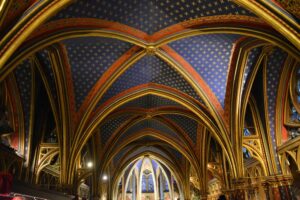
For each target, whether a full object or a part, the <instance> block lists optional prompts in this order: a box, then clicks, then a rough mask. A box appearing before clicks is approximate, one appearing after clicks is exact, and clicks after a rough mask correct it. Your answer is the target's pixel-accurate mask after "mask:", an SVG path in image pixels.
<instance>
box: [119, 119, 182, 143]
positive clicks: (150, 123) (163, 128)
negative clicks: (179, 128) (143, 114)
mask: <svg viewBox="0 0 300 200" xmlns="http://www.w3.org/2000/svg"><path fill="white" fill-rule="evenodd" d="M143 129H154V130H157V131H159V132H162V133H164V134H166V135H169V136H170V137H173V138H178V136H177V134H176V133H175V132H174V130H172V129H171V128H170V127H169V126H167V125H166V124H164V123H162V122H161V121H159V120H156V119H144V120H142V121H140V122H138V123H136V124H134V125H133V126H131V127H130V128H129V129H128V130H126V131H125V132H124V133H123V134H122V136H121V137H120V139H119V141H124V140H125V138H128V137H130V136H131V135H133V134H135V133H137V132H139V131H141V130H143Z"/></svg>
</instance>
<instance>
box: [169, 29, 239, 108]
mask: <svg viewBox="0 0 300 200" xmlns="http://www.w3.org/2000/svg"><path fill="white" fill-rule="evenodd" d="M238 38H240V36H239V35H229V34H210V35H201V36H194V37H189V38H185V39H181V40H177V41H175V42H172V43H170V44H169V45H170V46H171V47H172V48H173V49H174V50H175V51H177V52H178V53H179V54H180V55H181V56H182V57H183V58H184V59H185V60H186V61H188V62H189V63H190V65H191V66H192V67H193V68H194V69H195V70H196V71H197V72H198V73H199V74H200V76H201V77H202V78H203V79H204V81H205V82H206V83H207V84H208V85H209V86H210V88H211V90H212V91H213V92H214V94H215V95H216V96H217V98H218V100H219V101H220V103H221V105H222V106H223V107H224V98H225V92H226V82H227V74H228V64H229V60H230V55H231V49H232V45H233V43H234V42H235V41H236V40H237V39H238Z"/></svg>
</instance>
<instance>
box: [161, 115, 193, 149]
mask: <svg viewBox="0 0 300 200" xmlns="http://www.w3.org/2000/svg"><path fill="white" fill-rule="evenodd" d="M164 116H165V117H167V118H168V119H170V120H172V121H173V122H175V123H176V124H177V125H178V126H180V127H181V128H182V129H183V130H184V131H185V133H186V134H187V135H188V136H189V137H190V139H191V140H192V141H193V143H194V144H196V143H197V129H198V123H197V122H196V121H195V120H193V119H191V118H189V117H185V116H183V115H164Z"/></svg>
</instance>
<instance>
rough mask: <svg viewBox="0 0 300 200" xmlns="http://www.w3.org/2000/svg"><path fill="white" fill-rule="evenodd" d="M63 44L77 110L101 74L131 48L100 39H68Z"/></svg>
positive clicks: (113, 41) (129, 45)
mask: <svg viewBox="0 0 300 200" xmlns="http://www.w3.org/2000/svg"><path fill="white" fill-rule="evenodd" d="M64 44H65V46H66V49H67V51H68V57H69V62H70V65H71V71H72V78H73V84H74V92H75V100H76V108H77V109H78V108H79V107H80V105H81V103H82V102H83V100H84V98H85V97H86V95H87V94H88V92H89V91H90V90H91V88H92V87H93V86H94V85H95V83H96V82H97V80H98V79H99V78H100V77H101V76H102V74H103V73H104V72H105V71H106V70H107V69H108V68H109V67H110V66H111V65H112V64H113V63H114V62H115V61H116V60H117V59H118V58H119V57H120V56H122V55H123V54H124V53H125V52H126V51H127V50H129V49H130V47H131V46H132V45H131V44H129V43H126V42H122V41H120V40H116V39H108V38H101V37H100V38H99V37H85V38H76V39H69V40H65V41H64Z"/></svg>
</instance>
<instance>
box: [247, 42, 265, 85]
mask: <svg viewBox="0 0 300 200" xmlns="http://www.w3.org/2000/svg"><path fill="white" fill-rule="evenodd" d="M261 51H262V47H256V48H254V49H251V51H250V52H249V55H248V57H247V62H246V66H245V72H244V77H243V86H242V88H243V89H244V87H245V83H246V82H247V80H248V76H249V75H250V74H251V72H252V70H253V68H254V67H255V64H256V61H257V59H258V58H259V55H260V53H261Z"/></svg>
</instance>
